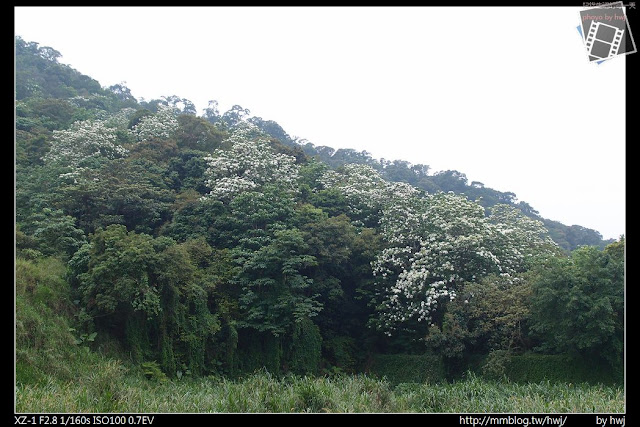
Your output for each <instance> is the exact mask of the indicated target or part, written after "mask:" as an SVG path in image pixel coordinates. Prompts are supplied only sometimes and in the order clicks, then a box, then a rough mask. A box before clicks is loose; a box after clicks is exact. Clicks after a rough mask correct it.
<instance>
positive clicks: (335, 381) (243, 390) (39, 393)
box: [16, 364, 625, 413]
mask: <svg viewBox="0 0 640 427" xmlns="http://www.w3.org/2000/svg"><path fill="white" fill-rule="evenodd" d="M101 368H104V367H101ZM114 377H118V378H114ZM624 404H625V396H624V392H623V389H622V388H620V387H610V386H594V385H588V384H553V383H549V382H542V383H536V384H515V383H509V382H492V381H486V380H484V379H481V378H478V377H475V376H473V375H471V376H469V377H468V378H467V379H465V380H462V381H459V382H455V383H451V384H407V383H404V384H400V385H398V386H397V387H391V386H390V385H389V383H388V382H387V381H384V380H379V379H375V378H371V377H368V376H364V375H355V376H342V377H333V378H326V377H318V378H310V377H294V376H287V377H284V378H280V379H278V378H275V377H274V376H272V375H270V374H268V373H256V374H254V375H251V376H248V377H246V378H245V379H242V380H238V381H232V380H228V379H222V378H204V379H198V380H193V379H186V380H185V379H183V380H182V381H167V382H153V381H149V380H147V379H146V378H144V377H142V376H140V375H132V376H127V375H126V374H125V373H124V372H123V370H122V369H120V368H119V367H117V366H115V365H113V364H112V365H108V366H107V369H101V370H99V371H94V373H93V374H91V375H89V376H87V377H86V378H83V379H82V380H80V381H74V382H67V383H57V382H54V381H49V382H48V383H46V384H40V385H18V386H17V388H16V411H17V412H66V413H77V412H134V413H208V412H224V413H285V412H343V413H383V412H393V413H414V412H428V413H430V412H434V413H435V412H437V413H447V412H453V413H465V412H493V413H505V412H512V413H514V412H515V413H536V412H538V413H540V412H542V413H550V412H556V413H558V412H560V413H571V412H579V413H588V412H596V413H622V412H624V411H625V406H624Z"/></svg>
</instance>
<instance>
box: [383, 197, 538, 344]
mask: <svg viewBox="0 0 640 427" xmlns="http://www.w3.org/2000/svg"><path fill="white" fill-rule="evenodd" d="M383 212H384V216H383V218H382V220H381V233H382V235H383V238H384V239H385V241H386V242H387V243H388V245H389V247H387V248H385V249H384V250H383V251H382V252H381V253H380V254H379V255H378V257H377V259H376V260H375V261H374V262H373V263H372V267H373V274H374V276H375V277H376V281H377V282H378V284H379V285H380V288H381V289H382V290H383V291H382V293H381V298H382V303H381V306H380V307H379V312H380V317H379V327H380V328H381V329H382V330H383V331H384V332H385V333H387V334H388V335H391V334H392V333H393V332H394V331H395V330H396V329H397V328H398V327H400V326H403V327H406V325H403V324H404V323H405V322H407V321H408V320H410V319H414V320H417V321H418V322H429V321H430V320H431V318H432V315H433V313H434V312H435V311H436V310H437V309H438V306H439V304H440V305H441V303H442V302H443V301H446V300H453V299H454V298H455V297H456V288H457V286H459V285H460V284H461V283H463V282H474V281H477V280H479V279H480V278H482V277H484V276H486V275H488V274H490V273H496V274H501V275H502V276H503V277H507V278H509V277H512V276H513V275H514V274H515V273H517V272H519V271H522V270H523V269H524V267H525V261H526V258H527V256H532V255H533V254H534V253H539V252H541V251H544V250H546V248H548V245H549V239H548V238H545V237H544V236H543V234H544V232H545V231H546V230H544V227H542V225H541V223H539V222H536V221H534V220H531V219H529V218H527V217H524V216H523V215H522V214H521V213H519V212H518V211H517V210H516V209H515V208H512V207H509V206H507V207H499V208H497V209H496V216H489V217H487V216H486V215H485V214H484V209H483V208H482V207H481V206H480V205H478V204H477V203H475V202H471V201H469V200H467V199H466V197H464V196H461V195H455V194H453V193H446V194H445V193H438V194H435V195H428V196H426V197H424V198H422V199H421V200H419V199H417V198H416V199H414V200H407V201H406V202H405V203H402V204H398V205H395V206H388V207H387V208H386V209H385V210H384V211H383Z"/></svg>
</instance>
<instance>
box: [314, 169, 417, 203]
mask: <svg viewBox="0 0 640 427" xmlns="http://www.w3.org/2000/svg"><path fill="white" fill-rule="evenodd" d="M320 182H321V184H322V185H323V186H324V187H325V188H337V189H338V190H340V192H341V193H342V194H344V195H345V197H346V198H347V200H348V201H349V208H350V209H351V213H352V214H355V215H360V214H361V213H362V210H363V209H362V208H363V207H364V208H367V209H368V210H372V211H375V212H379V211H382V210H384V209H385V208H387V207H388V206H394V205H397V204H399V203H402V201H404V200H407V199H410V198H412V197H415V196H417V195H418V194H419V191H418V189H416V188H415V187H412V186H411V185H409V184H406V183H403V182H389V181H386V180H385V179H383V178H382V177H381V176H380V174H379V173H378V171H376V170H375V169H374V168H372V167H371V166H367V165H359V164H347V165H345V166H344V167H343V170H342V172H341V173H337V172H335V171H333V170H328V171H326V172H325V173H324V175H323V176H322V177H321V178H320Z"/></svg>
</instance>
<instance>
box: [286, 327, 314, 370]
mask: <svg viewBox="0 0 640 427" xmlns="http://www.w3.org/2000/svg"><path fill="white" fill-rule="evenodd" d="M321 356H322V336H321V335H320V329H319V328H318V326H317V325H316V324H314V323H313V322H312V321H311V320H310V319H302V320H300V321H299V322H296V323H295V325H294V326H293V334H292V336H291V344H290V346H289V351H288V354H287V359H288V365H289V371H291V372H292V373H294V374H299V375H307V374H310V375H313V374H316V373H318V371H319V367H320V359H321Z"/></svg>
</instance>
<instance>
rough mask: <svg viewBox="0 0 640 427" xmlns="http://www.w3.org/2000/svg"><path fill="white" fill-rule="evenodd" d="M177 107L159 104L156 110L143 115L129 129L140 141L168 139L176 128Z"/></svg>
mask: <svg viewBox="0 0 640 427" xmlns="http://www.w3.org/2000/svg"><path fill="white" fill-rule="evenodd" d="M178 113H179V111H178V109H177V108H174V107H170V106H167V105H163V104H159V105H158V112H157V113H156V114H152V115H149V116H144V117H143V118H142V119H140V122H139V123H138V124H136V125H135V126H134V127H133V129H131V131H132V132H133V134H134V135H135V136H136V139H137V140H138V141H140V142H142V141H151V140H154V139H169V138H171V137H172V136H173V135H174V134H175V132H176V130H177V129H178V119H177V116H178Z"/></svg>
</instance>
